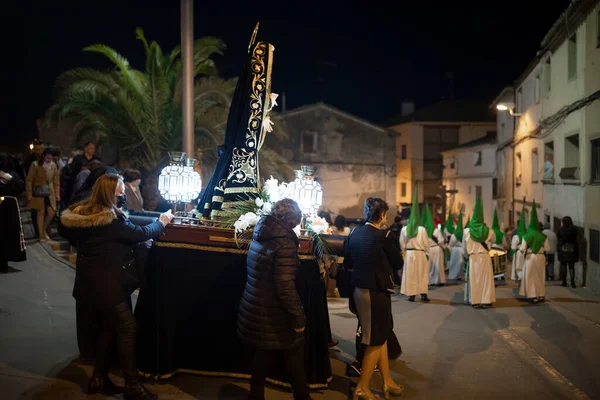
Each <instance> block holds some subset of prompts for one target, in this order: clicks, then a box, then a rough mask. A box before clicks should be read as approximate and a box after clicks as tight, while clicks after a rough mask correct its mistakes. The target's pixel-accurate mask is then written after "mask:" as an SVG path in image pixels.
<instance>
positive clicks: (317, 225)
mask: <svg viewBox="0 0 600 400" xmlns="http://www.w3.org/2000/svg"><path fill="white" fill-rule="evenodd" d="M307 220H308V229H309V230H310V231H312V232H314V233H316V234H317V235H318V234H321V233H329V224H328V223H327V221H325V218H321V217H318V216H316V215H311V216H309V217H308V218H307Z"/></svg>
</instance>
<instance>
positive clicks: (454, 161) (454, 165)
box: [450, 158, 456, 169]
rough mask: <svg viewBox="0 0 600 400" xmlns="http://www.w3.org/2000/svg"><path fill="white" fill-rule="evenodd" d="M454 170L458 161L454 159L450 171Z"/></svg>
mask: <svg viewBox="0 0 600 400" xmlns="http://www.w3.org/2000/svg"><path fill="white" fill-rule="evenodd" d="M454 168H456V160H455V159H454V158H453V159H452V161H450V169H454Z"/></svg>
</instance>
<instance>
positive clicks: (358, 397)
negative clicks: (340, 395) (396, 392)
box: [352, 387, 381, 400]
mask: <svg viewBox="0 0 600 400" xmlns="http://www.w3.org/2000/svg"><path fill="white" fill-rule="evenodd" d="M352 399H353V400H380V399H381V397H379V396H377V395H375V394H373V393H367V392H363V391H362V390H361V389H359V388H358V387H357V388H356V389H354V393H353V394H352Z"/></svg>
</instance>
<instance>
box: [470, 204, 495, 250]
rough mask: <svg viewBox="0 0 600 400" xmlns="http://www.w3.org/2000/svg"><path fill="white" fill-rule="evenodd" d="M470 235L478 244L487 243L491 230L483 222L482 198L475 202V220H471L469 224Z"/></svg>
mask: <svg viewBox="0 0 600 400" xmlns="http://www.w3.org/2000/svg"><path fill="white" fill-rule="evenodd" d="M469 233H470V235H471V239H473V240H474V241H476V242H478V243H483V242H485V241H486V239H487V237H488V235H489V233H490V228H488V226H487V225H486V224H485V222H484V220H483V203H482V202H481V198H480V197H477V200H475V209H474V210H473V218H471V221H470V223H469Z"/></svg>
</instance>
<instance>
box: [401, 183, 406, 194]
mask: <svg viewBox="0 0 600 400" xmlns="http://www.w3.org/2000/svg"><path fill="white" fill-rule="evenodd" d="M400 187H401V193H400V196H401V197H406V182H402V185H400Z"/></svg>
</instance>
